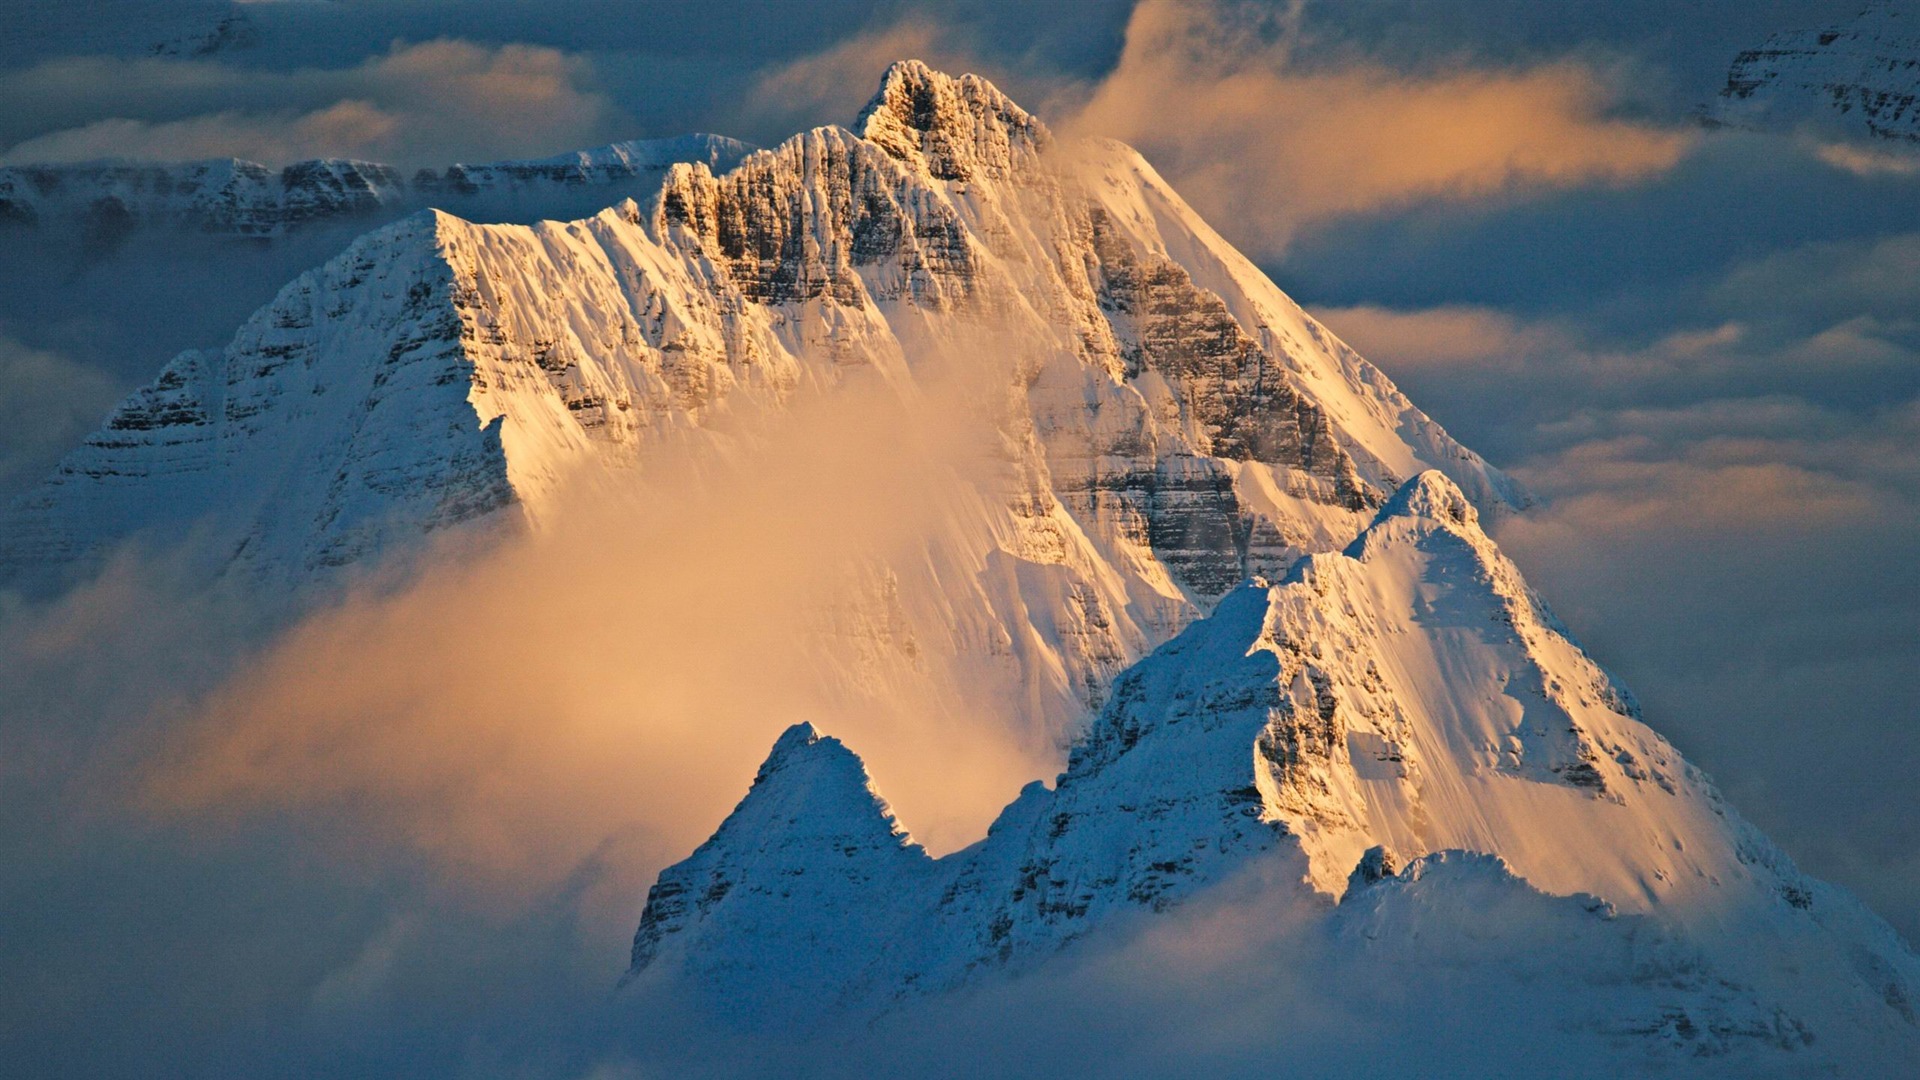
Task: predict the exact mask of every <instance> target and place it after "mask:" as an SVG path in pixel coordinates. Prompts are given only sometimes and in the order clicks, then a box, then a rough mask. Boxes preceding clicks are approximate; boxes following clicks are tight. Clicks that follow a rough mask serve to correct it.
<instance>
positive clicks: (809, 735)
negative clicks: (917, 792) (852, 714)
mask: <svg viewBox="0 0 1920 1080" xmlns="http://www.w3.org/2000/svg"><path fill="white" fill-rule="evenodd" d="M932 870H933V860H931V859H929V858H928V857H927V855H926V852H925V851H923V850H922V849H921V848H920V847H919V845H917V844H914V843H913V842H912V841H910V840H909V839H908V838H907V835H906V832H905V831H904V830H903V829H901V828H900V827H899V825H898V824H897V823H895V821H894V819H893V815H892V813H891V811H889V810H888V809H887V805H886V803H885V802H884V801H882V800H881V799H880V797H879V796H878V795H877V794H875V793H874V791H873V788H872V785H871V784H870V783H869V782H868V780H867V775H866V769H865V767H864V766H862V765H861V763H860V759H859V758H858V757H855V756H854V754H853V753H852V751H849V750H848V749H847V748H846V747H844V746H842V745H840V741H839V740H837V739H831V738H822V737H821V736H820V735H819V734H818V733H817V732H815V731H814V730H813V728H812V727H811V726H809V725H807V724H798V725H795V726H794V727H792V728H789V729H788V730H787V732H786V733H785V734H783V735H781V736H780V739H779V741H778V742H776V743H775V744H774V747H773V752H772V753H771V754H769V755H768V757H767V760H766V764H764V765H762V766H761V767H760V772H759V773H758V775H756V776H755V777H754V778H753V787H752V790H750V791H749V792H748V793H747V797H746V798H745V799H744V800H742V801H741V803H740V805H739V807H738V808H737V809H735V810H734V812H733V813H732V814H731V815H730V816H729V817H728V818H727V820H726V822H725V823H723V824H722V825H721V826H720V830H719V831H718V832H716V833H715V834H714V836H713V839H711V840H709V841H707V842H706V843H705V844H702V845H701V846H700V848H699V850H697V851H695V852H694V853H693V855H692V856H691V857H690V858H688V859H687V860H686V861H685V862H682V863H680V864H678V865H676V866H674V867H673V868H672V869H671V870H669V871H668V872H666V873H664V874H662V875H661V876H660V880H659V881H658V882H657V883H655V885H654V886H653V888H652V890H650V891H649V892H648V894H647V909H646V914H645V916H644V918H643V920H642V922H641V924H640V931H639V933H638V935H636V937H635V938H634V943H633V967H634V969H635V970H641V969H644V968H646V967H647V966H648V965H650V964H651V963H652V962H653V961H654V960H655V958H657V957H659V956H661V955H662V954H663V953H666V952H671V951H674V949H675V946H676V945H677V944H678V943H677V942H676V941H674V940H673V939H674V936H675V935H677V934H679V933H681V932H682V931H683V930H684V929H685V928H686V927H687V926H688V925H689V924H690V923H698V924H700V926H701V931H702V933H703V934H704V935H712V936H714V937H725V938H729V939H734V940H778V941H779V942H780V946H779V947H778V948H772V949H765V950H761V951H760V952H757V953H754V954H752V955H746V954H739V953H726V954H722V953H719V952H702V953H700V954H698V955H695V956H691V957H689V958H688V961H689V963H688V966H687V969H686V970H687V973H688V974H689V975H690V976H691V977H694V978H696V979H700V980H702V981H707V980H716V981H726V980H739V981H743V982H748V983H754V984H758V985H761V986H764V987H766V988H767V989H768V991H769V995H770V997H769V998H759V999H756V1000H755V1001H753V1002H751V1003H748V1002H742V1005H743V1006H750V1007H755V1008H761V1007H766V1006H768V1005H772V1006H774V1007H784V1008H789V1009H793V1008H805V1007H809V1006H811V1007H819V1006H821V1005H823V1004H830V1003H833V1002H836V1001H841V1000H843V999H845V998H846V997H847V996H848V993H849V991H850V988H852V987H854V986H855V985H857V984H858V982H859V978H860V975H861V972H862V971H863V970H864V969H865V968H866V967H867V966H869V965H870V964H871V963H872V960H873V957H874V956H875V955H877V954H878V953H879V952H880V951H881V950H882V949H884V948H885V946H886V945H887V943H888V941H889V940H891V939H893V938H896V937H898V936H900V935H901V934H902V933H903V932H905V931H906V929H907V928H906V927H904V926H902V925H900V923H899V922H898V919H899V917H900V915H901V914H902V909H900V908H897V907H896V906H895V905H894V904H893V903H892V901H893V900H894V899H895V896H896V894H895V893H894V891H893V890H895V889H899V888H902V887H904V888H906V889H907V890H909V891H911V890H912V888H913V887H914V886H915V885H916V884H920V883H923V882H925V881H927V880H929V879H930V878H931V876H932ZM729 897H731V898H732V899H731V900H729ZM801 897H805V898H806V899H807V900H809V901H812V902H811V903H805V904H796V903H794V901H795V900H798V899H800V898H801ZM767 918H772V919H773V920H774V921H773V922H766V921H764V920H765V919H767ZM705 961H712V962H713V963H715V964H716V965H718V966H716V967H713V968H712V969H705V968H703V967H702V964H703V962H705Z"/></svg>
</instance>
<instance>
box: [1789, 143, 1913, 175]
mask: <svg viewBox="0 0 1920 1080" xmlns="http://www.w3.org/2000/svg"><path fill="white" fill-rule="evenodd" d="M1814 152H1815V153H1816V154H1817V155H1818V156H1819V158H1820V160H1821V161H1824V162H1826V163H1827V164H1829V165H1831V166H1833V167H1834V168H1836V169H1844V170H1846V171H1847V172H1850V173H1853V174H1854V175H1855V176H1884V175H1891V176H1913V175H1915V174H1916V173H1920V154H1914V153H1911V152H1906V151H1902V150H1899V149H1895V148H1891V147H1881V146H1860V145H1855V144H1853V143H1823V144H1821V145H1820V146H1819V147H1818V148H1817V149H1816V150H1815V151H1814Z"/></svg>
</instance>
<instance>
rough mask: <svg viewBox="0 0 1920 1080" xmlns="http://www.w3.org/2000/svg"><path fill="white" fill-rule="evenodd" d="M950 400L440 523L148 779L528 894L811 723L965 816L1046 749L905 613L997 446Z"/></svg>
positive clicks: (666, 844)
mask: <svg viewBox="0 0 1920 1080" xmlns="http://www.w3.org/2000/svg"><path fill="white" fill-rule="evenodd" d="M939 400H947V399H946V398H944V397H941V398H939ZM742 408H744V406H742ZM960 415H965V416H969V417H971V416H974V415H975V414H974V411H972V410H959V409H944V410H942V409H941V408H940V406H939V404H938V401H935V402H932V403H928V404H924V405H923V404H906V405H903V404H902V403H901V402H899V401H898V400H897V399H896V398H894V397H893V396H892V392H891V391H879V390H876V391H875V392H874V393H865V392H862V391H860V390H858V389H856V388H848V389H843V390H841V391H836V394H835V397H834V400H832V401H827V400H815V399H811V398H808V399H805V400H803V401H802V402H800V403H798V404H797V405H796V406H795V407H794V408H793V409H792V410H789V411H782V412H780V413H778V414H776V415H774V416H771V417H764V418H762V420H763V422H764V424H765V425H766V428H767V429H768V430H770V431H771V434H770V435H769V436H768V437H767V439H766V442H765V443H764V444H758V443H755V442H752V441H745V442H742V441H735V440H729V445H728V446H727V447H725V448H723V449H721V450H718V451H716V450H715V449H712V448H709V447H705V446H704V445H695V446H691V447H684V448H681V449H680V450H679V451H676V450H674V449H673V448H672V447H665V448H659V449H657V450H654V451H650V452H649V456H648V461H647V467H646V472H645V474H644V475H642V476H640V477H638V478H636V477H635V476H634V475H632V474H631V473H627V472H623V473H621V474H620V475H618V476H615V477H597V476H588V477H585V478H582V479H581V480H580V481H579V484H580V485H581V486H580V487H579V488H578V490H576V491H575V492H573V493H572V494H570V495H569V496H567V497H566V498H565V499H564V500H563V502H562V503H561V505H560V508H559V509H557V510H554V511H552V512H551V514H549V513H547V512H545V511H543V517H542V526H541V528H540V530H539V531H538V532H537V533H535V534H534V535H531V536H529V537H527V538H525V539H524V540H522V541H520V542H516V543H511V544H507V545H505V546H503V547H499V548H497V549H491V550H485V551H473V550H466V549H462V548H461V547H459V546H454V547H451V548H449V549H448V550H445V551H442V552H440V553H439V554H438V555H437V556H436V557H435V558H434V559H433V560H432V564H431V566H430V568H429V569H428V570H427V571H426V572H425V573H424V575H423V576H422V577H421V578H420V579H419V580H418V581H417V582H415V583H413V584H410V585H409V586H407V587H406V588H404V589H401V590H399V591H397V592H396V591H393V590H391V589H388V588H372V587H369V588H367V589H365V590H362V591H360V592H357V593H355V594H354V595H352V596H351V597H349V598H348V599H347V600H345V601H344V602H343V603H341V604H340V605H338V606H336V607H333V608H331V609H329V610H326V611H323V612H321V613H319V614H317V615H315V616H313V617H311V618H309V619H306V620H304V621H303V622H301V623H300V624H299V625H297V626H296V627H294V628H292V629H291V630H290V631H288V632H287V633H286V634H285V635H283V636H281V637H280V638H278V639H277V640H276V641H275V642H274V644H273V645H272V646H271V647H270V648H268V649H266V650H264V651H263V652H262V653H260V654H259V655H257V656H254V657H250V658H248V659H247V660H246V661H245V662H244V663H243V664H242V665H241V666H240V667H239V668H238V669H237V670H236V671H235V672H234V673H233V674H232V676H231V677H229V678H228V679H227V680H226V681H225V682H224V683H223V685H222V686H221V687H220V688H219V689H218V690H217V691H216V692H214V693H212V694H210V695H207V696H205V697H203V698H202V699H200V700H199V701H198V702H197V703H195V704H194V705H193V706H192V708H191V709H190V710H189V712H188V715H187V716H186V717H185V718H184V719H183V720H181V721H179V722H176V723H171V724H169V725H168V727H167V730H168V731H169V732H170V733H171V734H170V736H169V739H168V741H167V743H166V744H164V745H163V746H161V747H159V748H158V753H159V756H158V759H157V760H158V765H157V767H156V770H155V771H154V772H153V773H152V774H151V777H150V780H149V782H148V788H147V790H148V796H149V797H148V799H147V802H146V805H147V806H149V807H150V808H152V809H154V810H156V811H157V812H159V813H161V814H162V815H163V817H168V818H172V817H184V818H185V819H188V820H192V819H196V818H201V817H208V818H210V819H212V820H220V819H230V820H232V819H241V820H244V819H246V818H249V817H253V816H258V815H263V814H264V815H269V816H271V815H275V814H279V813H283V812H299V813H307V812H312V813H317V814H320V815H322V816H323V817H324V818H326V819H329V820H332V819H336V818H339V817H341V816H344V817H347V818H351V819H354V820H358V821H360V822H362V823H363V826H364V827H363V828H358V829H350V830H334V831H330V833H329V837H328V839H329V840H336V841H342V842H343V846H344V847H345V848H347V849H348V854H350V855H351V854H356V853H355V852H354V851H353V850H352V849H354V848H358V847H364V846H367V845H366V844H364V843H363V841H368V840H370V842H371V847H372V848H373V849H374V854H375V855H376V857H379V858H385V857H388V856H390V855H392V854H393V853H396V852H403V853H405V855H404V857H405V858H407V859H409V860H414V859H419V858H421V857H425V858H426V859H428V860H429V861H430V865H432V866H434V867H436V868H438V869H439V870H441V871H443V872H444V873H445V874H447V875H448V876H449V877H450V878H452V879H455V880H459V881H464V882H469V883H473V884H475V885H476V886H477V887H478V886H484V887H488V888H492V887H496V886H497V887H498V888H499V889H500V890H502V891H503V892H504V893H506V894H509V895H511V896H525V895H527V894H528V891H529V890H531V891H533V892H535V893H537V892H538V890H540V889H543V888H547V887H551V886H552V885H553V884H554V883H556V882H557V881H560V880H562V879H564V877H565V876H566V875H567V874H569V873H571V872H572V871H573V870H574V869H575V868H576V867H578V866H579V865H581V864H582V862H583V861H585V860H587V859H588V858H589V857H590V856H591V855H592V854H593V853H594V852H595V851H596V850H598V849H600V848H601V847H602V846H603V845H605V844H606V843H608V842H609V840H610V838H617V837H622V836H628V837H634V838H637V839H638V841H639V842H640V844H641V846H642V847H643V848H645V849H646V852H647V858H648V860H649V862H648V864H647V865H649V866H651V867H653V868H657V867H658V866H659V865H662V864H663V863H664V862H665V861H666V860H667V859H669V858H677V857H679V856H680V855H683V854H684V853H685V852H687V851H689V850H691V849H692V848H693V846H694V845H695V844H697V843H698V842H699V841H700V840H701V839H702V838H704V836H705V835H706V834H707V833H708V832H710V831H711V830H712V829H713V828H714V826H715V825H716V824H717V823H718V822H719V821H720V820H721V818H722V817H724V816H725V814H726V812H727V811H728V809H730V807H731V806H732V804H733V802H734V801H735V800H737V799H738V798H739V796H740V795H741V794H742V793H743V792H744V790H745V787H746V783H747V781H748V780H749V779H750V778H751V776H752V774H753V770H754V768H755V767H756V766H757V765H758V763H759V761H760V760H761V758H762V757H763V756H764V755H765V753H766V750H767V748H768V747H769V746H770V745H772V742H773V739H774V737H775V736H776V735H777V734H778V733H779V732H780V731H781V730H782V729H784V728H785V727H786V726H787V725H789V724H792V723H795V722H798V721H801V720H807V721H811V722H813V723H814V724H816V725H817V726H819V727H820V728H821V729H823V730H825V731H828V732H830V733H833V734H836V735H843V736H846V737H848V738H850V739H853V740H856V741H857V742H858V743H859V744H860V745H861V746H862V747H863V749H865V750H866V751H867V753H868V755H869V759H870V761H871V762H872V765H873V772H874V775H875V777H876V782H877V783H878V784H879V785H880V786H881V788H882V789H883V790H884V791H887V792H888V793H889V795H890V796H891V797H892V798H893V801H894V803H895V805H896V807H897V808H898V809H899V811H900V813H901V815H902V818H903V820H904V821H905V822H906V823H907V824H908V826H909V827H910V828H912V829H913V831H914V832H915V834H916V836H918V837H919V838H920V839H922V840H923V841H924V842H926V843H928V844H929V845H930V846H931V847H933V848H934V849H936V850H945V849H951V848H954V847H958V846H961V845H962V844H965V843H969V842H972V841H973V840H975V839H977V838H978V836H979V835H981V834H983V833H984V830H985V825H986V823H987V821H988V820H990V819H991V817H992V816H993V814H994V813H995V812H997V811H998V810H999V808H1000V807H1001V806H1002V805H1003V804H1004V803H1005V802H1006V801H1007V800H1008V799H1010V798H1011V797H1012V794H1013V793H1015V792H1017V791H1018V789H1019V787H1020V785H1021V784H1022V783H1024V782H1025V781H1026V780H1030V779H1032V778H1033V777H1034V776H1037V775H1041V774H1043V773H1045V772H1046V771H1048V769H1049V768H1050V767H1052V765H1053V764H1054V762H1055V758H1056V756H1057V753H1058V751H1057V748H1055V747H1053V746H1051V745H1048V744H1046V743H1045V740H1044V738H1042V737H1040V736H1038V735H1036V734H1035V733H1033V732H1031V731H1027V730H1024V729H1022V728H1021V727H1020V726H1019V724H1018V722H1017V718H1016V717H1014V716H1011V715H1007V714H1005V713H1003V712H1002V711H1001V709H1000V703H1002V702H1005V701H1010V700H1015V698H1014V697H1013V695H1011V694H1006V693H1001V692H999V691H998V689H997V688H996V684H995V683H994V682H993V681H992V679H993V676H991V675H990V674H982V673H980V672H977V671H972V670H970V669H965V668H962V667H958V666H956V667H952V668H949V667H948V666H947V665H948V664H958V663H959V661H958V660H956V659H954V658H953V657H951V655H950V654H949V652H948V651H947V649H946V647H945V646H944V645H943V644H942V641H943V636H942V635H948V634H952V633H954V632H955V631H954V628H953V627H951V626H946V625H942V624H941V623H940V621H939V620H938V619H934V620H933V621H930V622H916V621H915V620H916V618H917V613H919V612H922V611H924V610H927V609H926V608H924V607H922V606H917V605H916V604H915V603H914V601H913V597H915V596H936V595H938V594H939V590H940V589H941V588H942V587H943V585H942V581H941V580H940V579H939V576H938V574H939V571H938V567H939V566H941V565H945V563H943V561H942V560H943V559H945V558H948V557H950V556H951V553H950V552H943V551H942V549H941V548H940V542H941V541H940V539H939V538H940V537H941V536H943V535H946V533H945V532H944V530H949V529H950V528H951V526H950V525H949V524H948V522H950V521H951V520H953V519H955V518H958V519H960V520H967V519H968V517H969V516H970V515H973V514H978V513H983V512H986V511H985V508H984V507H982V506H981V505H980V503H979V502H978V500H979V499H980V498H981V497H982V496H981V495H980V494H978V493H977V491H976V489H975V487H974V486H973V484H974V481H975V479H978V478H974V477H970V476H969V475H968V473H967V471H966V469H965V468H962V467H958V466H956V465H955V464H954V463H955V462H961V463H965V462H968V461H973V460H980V461H983V462H989V463H990V462H991V460H992V459H991V457H990V456H989V455H987V454H985V453H984V452H977V451H974V450H971V449H968V448H969V447H970V446H971V445H972V443H971V441H970V440H973V439H975V438H987V437H990V436H988V435H986V434H985V433H982V432H976V431H974V430H973V429H972V428H970V427H967V426H966V425H968V424H971V423H972V422H973V421H972V420H967V421H964V422H962V421H958V420H956V419H954V417H956V416H960ZM733 419H734V420H735V421H736V423H735V424H733V425H732V429H733V430H738V431H749V432H750V431H755V430H759V429H760V426H759V424H757V423H752V422H747V421H746V420H744V418H742V417H739V416H736V417H734V418H733ZM957 425H958V429H957ZM987 467H988V466H983V468H987ZM989 471H991V470H989ZM881 566H888V567H895V568H898V570H897V572H881V571H879V570H877V569H876V568H877V567H881ZM917 568H923V569H917ZM901 597H904V599H899V598H901ZM936 610H944V608H936ZM875 620H878V621H879V622H880V623H881V624H882V625H881V626H880V627H878V628H876V627H875V626H874V625H873V623H874V622H875ZM876 635H879V636H878V637H876ZM902 637H904V638H905V639H906V640H907V641H908V642H917V643H918V644H917V645H916V646H913V647H910V648H908V647H905V646H903V645H902V644H901V643H900V641H899V640H898V639H899V638H902ZM876 649H877V650H878V652H875V650H876Z"/></svg>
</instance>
